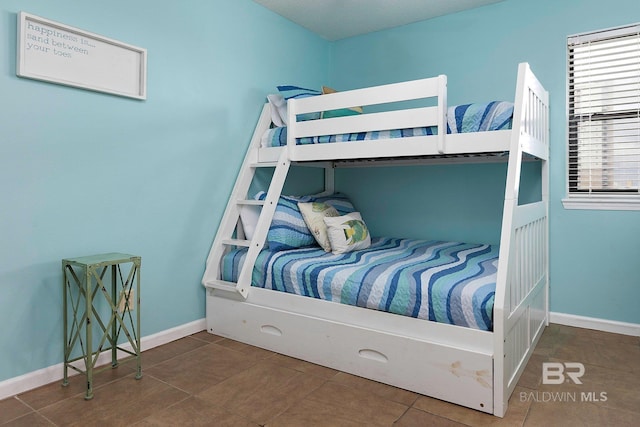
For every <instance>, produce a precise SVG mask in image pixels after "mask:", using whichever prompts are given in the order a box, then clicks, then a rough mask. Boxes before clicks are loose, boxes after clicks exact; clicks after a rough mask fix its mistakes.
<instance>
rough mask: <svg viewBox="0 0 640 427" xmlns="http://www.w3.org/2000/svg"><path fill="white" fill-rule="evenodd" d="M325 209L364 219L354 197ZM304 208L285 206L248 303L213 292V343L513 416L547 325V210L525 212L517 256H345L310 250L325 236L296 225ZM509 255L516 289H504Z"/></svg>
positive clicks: (491, 251) (439, 245)
mask: <svg viewBox="0 0 640 427" xmlns="http://www.w3.org/2000/svg"><path fill="white" fill-rule="evenodd" d="M258 198H259V197H258ZM302 200H306V201H307V202H309V200H307V198H304V197H303V198H302ZM313 200H315V201H316V202H317V201H318V200H322V201H323V202H324V201H330V202H332V203H333V204H334V205H335V206H336V207H337V213H338V214H346V215H350V214H349V213H348V212H352V211H353V206H352V205H351V204H350V202H349V201H348V199H346V198H345V197H344V195H330V196H323V197H321V198H314V199H313ZM296 202H300V198H292V197H288V196H281V197H280V201H279V203H278V208H277V209H276V215H274V217H273V222H272V224H271V227H270V232H269V235H268V238H267V241H268V248H269V249H265V250H262V251H261V252H260V254H259V255H258V257H257V259H256V262H255V263H254V265H253V269H252V273H251V283H252V286H251V291H250V292H249V293H248V296H247V298H246V299H244V298H242V296H240V295H239V294H237V293H234V292H230V291H225V290H223V289H218V288H213V287H210V288H208V293H207V329H208V331H209V332H211V333H213V334H217V335H220V336H224V337H227V338H230V339H234V340H237V341H241V342H244V343H247V344H251V345H254V346H258V347H261V348H265V349H268V350H272V351H275V352H278V353H282V354H285V355H288V356H291V357H295V358H299V359H303V360H306V361H309V362H312V363H316V364H319V365H323V366H327V367H330V368H333V369H337V370H340V371H343V372H347V373H350V374H354V375H358V376H362V377H365V378H368V379H371V380H375V381H379V382H382V383H386V384H389V385H393V386H396V387H400V388H403V389H407V390H411V391H414V392H417V393H420V394H424V395H427V396H431V397H435V398H438V399H442V400H445V401H449V402H452V403H456V404H459V405H463V406H466V407H469V408H473V409H476V410H479V411H483V412H488V413H492V414H495V415H498V416H503V415H504V412H505V411H506V407H507V403H508V399H509V396H510V395H511V393H512V391H513V389H514V387H515V385H516V383H517V381H518V378H519V376H520V374H521V373H522V371H523V370H524V368H525V366H526V364H527V362H528V359H529V357H530V355H531V353H532V351H533V348H534V347H535V345H536V343H537V341H538V339H539V337H540V335H541V334H542V331H543V330H544V327H545V325H546V322H547V286H546V285H547V282H546V278H547V274H546V203H544V202H537V203H533V204H529V205H523V206H517V207H516V208H515V212H514V218H515V219H516V220H515V221H514V222H513V223H512V224H511V226H512V227H513V232H512V233H510V235H511V236H513V239H509V240H508V241H507V242H502V243H506V244H507V246H508V247H510V249H509V251H503V250H502V249H503V248H502V247H501V246H502V245H500V246H499V245H488V244H468V243H458V242H442V241H426V240H418V239H393V238H373V239H370V243H369V244H368V245H367V246H368V247H364V248H358V249H356V250H353V251H347V252H345V253H334V252H329V251H325V250H324V249H323V248H322V247H321V246H319V245H317V244H316V245H315V246H309V244H308V243H309V242H313V241H314V236H312V235H311V234H309V233H310V230H309V229H308V228H307V227H306V226H305V225H304V221H303V220H302V218H301V217H300V218H298V219H297V220H296V219H292V218H294V217H295V215H292V211H295V209H296V208H297V207H299V206H300V205H302V204H303V203H304V202H303V203H296ZM298 214H299V213H298ZM351 215H352V214H351ZM339 218H344V216H340V217H339ZM297 223H300V224H298V225H300V227H297V226H296V224H297ZM312 228H313V227H312ZM329 229H330V227H329V228H328V231H329V232H330V230H329ZM350 232H351V231H350V230H347V234H349V233H350ZM305 242H307V243H305ZM292 246H293V247H292ZM299 246H302V247H299ZM503 252H506V253H503ZM246 254H247V248H243V247H236V248H233V249H230V250H228V251H227V252H226V253H225V255H224V256H223V257H222V259H221V260H220V274H221V277H222V280H224V281H230V282H233V281H236V280H238V277H239V275H240V272H241V271H242V270H243V268H242V265H243V263H244V259H245V257H246ZM507 254H508V256H509V257H510V258H511V259H512V263H511V265H510V266H509V267H510V268H509V274H508V277H506V284H507V287H506V288H504V287H503V288H498V287H497V283H498V282H499V280H501V275H500V267H501V263H500V260H501V259H502V258H501V257H502V256H507ZM505 266H508V264H506V263H505ZM503 267H504V266H503ZM504 271H507V270H506V269H505V270H504ZM502 280H505V278H504V277H503V278H502ZM499 293H502V295H499ZM500 301H505V302H506V304H504V305H503V304H499V302H500Z"/></svg>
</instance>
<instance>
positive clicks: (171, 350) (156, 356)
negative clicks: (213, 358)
mask: <svg viewBox="0 0 640 427" xmlns="http://www.w3.org/2000/svg"><path fill="white" fill-rule="evenodd" d="M203 345H207V342H206V341H203V340H201V339H194V338H191V337H185V338H181V339H179V340H176V341H172V342H170V343H167V344H164V345H161V346H158V347H154V348H152V349H150V350H146V351H143V352H142V370H143V371H144V369H145V368H150V367H151V366H153V365H156V364H158V363H162V362H164V361H166V360H169V359H171V358H172V357H176V356H178V355H180V354H184V353H187V352H189V351H191V350H195V349H196V348H198V347H202V346H203Z"/></svg>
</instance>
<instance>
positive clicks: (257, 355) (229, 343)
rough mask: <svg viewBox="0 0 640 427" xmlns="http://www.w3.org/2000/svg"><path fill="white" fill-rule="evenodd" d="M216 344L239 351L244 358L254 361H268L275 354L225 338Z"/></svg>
mask: <svg viewBox="0 0 640 427" xmlns="http://www.w3.org/2000/svg"><path fill="white" fill-rule="evenodd" d="M216 344H217V345H221V346H223V347H227V348H230V349H232V350H235V351H239V352H241V353H243V354H244V355H246V356H249V357H252V358H253V359H255V360H261V359H268V358H270V357H273V356H274V355H275V354H276V353H274V352H272V351H269V350H265V349H263V348H260V347H254V346H252V345H249V344H245V343H241V342H240V341H234V340H230V339H227V338H224V339H222V340H220V341H216Z"/></svg>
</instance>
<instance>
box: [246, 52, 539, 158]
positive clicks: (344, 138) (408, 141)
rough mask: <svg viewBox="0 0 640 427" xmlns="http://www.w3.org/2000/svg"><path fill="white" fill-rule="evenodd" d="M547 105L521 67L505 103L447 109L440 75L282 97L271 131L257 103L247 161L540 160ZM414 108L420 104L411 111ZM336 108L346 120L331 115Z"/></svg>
mask: <svg viewBox="0 0 640 427" xmlns="http://www.w3.org/2000/svg"><path fill="white" fill-rule="evenodd" d="M407 101H409V102H407ZM548 102H549V101H548V93H547V91H546V90H545V89H544V87H543V86H542V85H541V84H540V82H539V81H538V79H537V78H536V76H535V75H534V74H533V72H532V71H531V69H530V67H529V64H527V63H521V64H519V66H518V76H517V84H516V91H515V96H514V100H513V101H512V103H511V102H491V103H487V104H470V105H464V106H457V107H448V106H447V77H446V76H445V75H439V76H437V77H432V78H425V79H419V80H412V81H406V82H400V83H393V84H386V85H381V86H374V87H367V88H362V89H355V90H349V91H344V92H333V93H326V94H322V95H318V96H308V97H304V98H290V99H289V100H288V102H287V104H286V119H285V120H283V121H285V122H286V123H288V126H286V127H277V126H274V122H272V121H271V113H272V112H271V111H270V109H271V108H273V107H272V106H270V104H269V103H267V104H265V107H264V110H263V115H262V117H261V120H260V121H259V123H258V126H257V127H256V131H255V133H254V143H253V144H252V145H253V146H254V147H259V148H258V149H257V153H256V154H257V155H256V157H254V159H255V160H254V162H255V163H259V164H260V163H272V162H276V161H277V160H278V159H279V158H280V156H281V154H282V152H283V150H286V152H287V157H288V159H289V160H290V161H292V162H319V161H320V162H327V161H329V162H334V165H336V166H339V165H340V164H354V165H355V164H363V165H370V164H371V165H373V164H374V163H377V162H378V161H382V162H393V161H403V160H404V161H409V162H412V161H423V160H426V161H428V160H442V159H445V160H450V159H452V158H453V159H457V160H458V161H462V162H467V161H475V160H478V159H479V158H504V159H505V160H506V159H507V158H508V156H505V154H508V153H509V152H510V151H511V150H513V149H515V148H518V147H520V148H521V149H522V152H523V153H524V154H525V155H528V156H529V157H533V158H537V159H542V160H547V157H548V152H549V150H548V141H547V140H546V139H547V137H546V135H547V132H546V129H547V127H548ZM400 103H405V104H400ZM406 104H408V105H411V106H410V107H407V108H401V109H392V110H390V111H375V110H376V109H379V108H380V107H379V106H384V105H395V106H396V108H397V106H402V105H406ZM418 104H419V105H423V104H426V105H427V106H414V105H418ZM363 107H364V112H363ZM368 109H373V110H374V112H367V110H368ZM344 111H347V113H346V115H344V114H340V113H338V112H344ZM327 112H331V113H333V114H327ZM282 114H283V113H282V112H281V115H282ZM467 114H468V115H469V116H471V117H465V115H467ZM310 118H311V119H310ZM467 119H469V120H467ZM514 144H515V145H514Z"/></svg>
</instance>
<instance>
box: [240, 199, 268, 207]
mask: <svg viewBox="0 0 640 427" xmlns="http://www.w3.org/2000/svg"><path fill="white" fill-rule="evenodd" d="M236 203H237V204H239V205H252V206H263V205H264V200H255V199H248V200H237V201H236Z"/></svg>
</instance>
